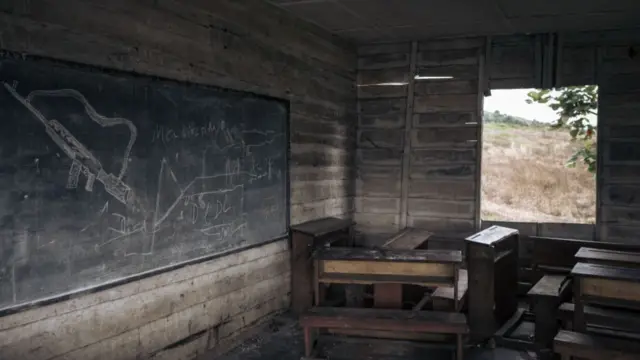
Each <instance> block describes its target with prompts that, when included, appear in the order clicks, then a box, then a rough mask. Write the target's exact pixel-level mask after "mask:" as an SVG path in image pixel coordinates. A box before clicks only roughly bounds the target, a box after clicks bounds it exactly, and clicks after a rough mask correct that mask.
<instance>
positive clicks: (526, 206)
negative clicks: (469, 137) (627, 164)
mask: <svg viewBox="0 0 640 360" xmlns="http://www.w3.org/2000/svg"><path fill="white" fill-rule="evenodd" d="M483 136H484V140H483V141H484V144H483V154H482V205H481V206H482V219H483V220H505V221H531V222H567V223H593V222H595V201H596V192H595V177H594V176H593V175H592V174H590V173H589V172H588V171H587V170H586V169H585V168H584V167H582V166H578V167H576V168H567V167H566V166H565V164H566V161H567V159H569V157H570V156H571V154H573V151H574V149H575V148H576V146H577V144H575V143H571V142H570V141H569V134H568V133H567V131H562V130H559V131H554V130H550V129H548V128H547V127H541V126H521V125H512V124H504V123H485V127H484V134H483Z"/></svg>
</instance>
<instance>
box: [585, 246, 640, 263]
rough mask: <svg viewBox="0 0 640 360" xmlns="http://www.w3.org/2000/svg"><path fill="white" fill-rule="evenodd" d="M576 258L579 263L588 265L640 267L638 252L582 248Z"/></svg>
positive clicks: (639, 254)
mask: <svg viewBox="0 0 640 360" xmlns="http://www.w3.org/2000/svg"><path fill="white" fill-rule="evenodd" d="M575 257H576V260H578V261H582V262H588V263H602V264H610V265H619V266H630V267H640V253H637V252H627V251H617V250H605V249H594V248H588V247H581V248H580V250H578V252H577V253H576V255H575Z"/></svg>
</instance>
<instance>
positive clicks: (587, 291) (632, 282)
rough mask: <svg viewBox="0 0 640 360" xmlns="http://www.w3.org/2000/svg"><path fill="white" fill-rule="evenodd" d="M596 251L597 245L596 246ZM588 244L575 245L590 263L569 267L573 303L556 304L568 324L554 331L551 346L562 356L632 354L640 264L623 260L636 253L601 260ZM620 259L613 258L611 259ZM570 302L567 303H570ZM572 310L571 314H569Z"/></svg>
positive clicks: (636, 349)
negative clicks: (617, 259) (582, 246)
mask: <svg viewBox="0 0 640 360" xmlns="http://www.w3.org/2000/svg"><path fill="white" fill-rule="evenodd" d="M596 252H597V251H596ZM591 253H593V251H592V250H590V249H581V251H580V254H581V255H580V256H587V257H588V259H589V260H590V261H592V262H595V263H583V262H579V263H577V264H576V265H575V266H574V267H573V269H572V270H571V275H572V277H573V282H574V285H573V286H574V304H563V305H562V306H561V308H562V311H561V314H562V315H561V317H565V319H564V320H565V321H564V322H565V324H567V322H568V320H570V322H571V325H570V326H567V328H569V327H573V329H570V330H569V329H567V330H563V331H560V332H559V333H558V335H557V336H556V337H555V339H554V349H555V351H556V352H557V353H560V354H562V355H563V356H565V357H569V356H575V357H579V358H584V359H590V360H613V359H615V360H622V359H625V360H627V359H629V360H630V359H638V358H639V356H640V355H639V354H640V342H639V341H638V340H640V327H638V325H640V316H639V315H640V313H639V311H640V269H639V268H637V267H635V265H637V263H635V264H631V265H634V267H624V266H625V265H629V260H631V262H633V260H632V259H634V258H638V257H637V256H636V254H631V253H630V254H627V255H628V256H624V255H625V254H621V253H618V254H616V255H615V256H614V257H612V256H611V254H605V256H603V257H602V260H603V263H606V264H607V265H602V264H600V263H598V261H597V259H596V258H597V257H595V256H592V254H591ZM617 257H620V258H621V260H623V261H622V262H620V263H616V262H615V260H614V261H612V259H614V258H617ZM594 260H595V261H594ZM571 305H573V307H572V306H571ZM571 312H573V314H572V315H573V316H571Z"/></svg>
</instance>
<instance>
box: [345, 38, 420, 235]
mask: <svg viewBox="0 0 640 360" xmlns="http://www.w3.org/2000/svg"><path fill="white" fill-rule="evenodd" d="M358 54H359V56H358V68H359V69H358V77H357V78H358V136H357V138H358V141H357V159H356V167H357V177H356V201H355V204H356V207H355V211H356V216H355V219H356V222H357V225H356V230H357V231H358V232H359V234H360V235H362V236H361V237H360V238H362V239H363V241H365V242H367V241H372V239H373V238H376V237H377V236H380V234H384V233H392V232H394V231H396V230H397V229H398V227H399V221H400V212H401V204H400V200H401V196H400V194H401V190H402V187H401V173H402V158H403V149H404V145H405V126H406V124H407V122H406V115H407V97H408V96H409V82H411V81H412V79H411V77H412V74H411V71H410V59H411V44H409V43H399V44H383V45H369V46H362V47H360V48H359V49H358ZM372 69H373V70H372ZM381 83H382V84H381Z"/></svg>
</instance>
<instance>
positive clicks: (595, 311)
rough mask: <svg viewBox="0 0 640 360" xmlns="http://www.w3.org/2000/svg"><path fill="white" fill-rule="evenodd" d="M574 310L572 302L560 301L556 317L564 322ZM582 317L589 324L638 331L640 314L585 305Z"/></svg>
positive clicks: (639, 330)
mask: <svg viewBox="0 0 640 360" xmlns="http://www.w3.org/2000/svg"><path fill="white" fill-rule="evenodd" d="M574 312H575V304H574V303H570V302H565V303H562V305H560V307H559V308H558V312H557V318H558V320H560V321H562V322H563V323H565V324H566V323H568V322H571V321H572V320H573V316H574ZM584 317H585V321H586V322H587V324H589V325H595V326H600V327H604V328H610V329H618V330H622V331H631V332H639V333H640V314H638V313H637V312H633V311H625V310H618V309H606V308H602V307H599V306H593V305H585V306H584ZM565 326H566V325H565Z"/></svg>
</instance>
